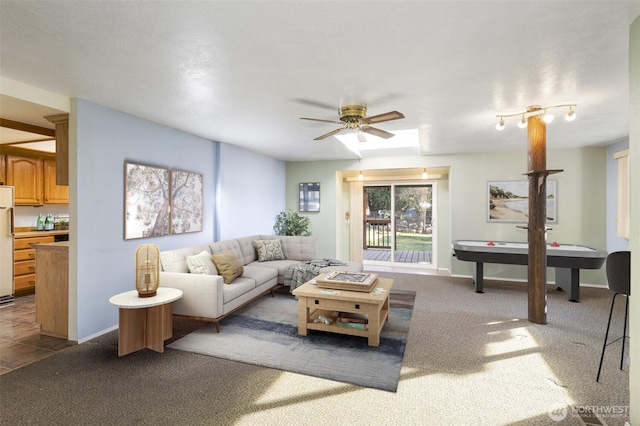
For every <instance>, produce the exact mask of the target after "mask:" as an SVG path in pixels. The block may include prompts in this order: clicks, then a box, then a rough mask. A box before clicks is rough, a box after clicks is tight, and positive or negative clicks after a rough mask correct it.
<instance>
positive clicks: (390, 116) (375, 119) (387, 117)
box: [360, 111, 404, 124]
mask: <svg viewBox="0 0 640 426" xmlns="http://www.w3.org/2000/svg"><path fill="white" fill-rule="evenodd" d="M400 118H404V115H403V114H402V113H401V112H398V111H389V112H385V113H383V114H378V115H372V116H371V117H364V118H362V119H361V120H360V121H362V122H363V123H367V124H375V123H382V122H383V121H391V120H398V119H400Z"/></svg>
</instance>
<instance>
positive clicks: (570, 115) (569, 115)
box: [564, 105, 576, 121]
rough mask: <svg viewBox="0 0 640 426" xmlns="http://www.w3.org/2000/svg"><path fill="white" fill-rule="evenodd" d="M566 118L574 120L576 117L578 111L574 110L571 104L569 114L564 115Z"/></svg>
mask: <svg viewBox="0 0 640 426" xmlns="http://www.w3.org/2000/svg"><path fill="white" fill-rule="evenodd" d="M564 119H565V120H567V121H573V120H575V119H576V112H575V111H574V110H573V108H572V107H571V105H569V111H568V112H567V115H565V116H564Z"/></svg>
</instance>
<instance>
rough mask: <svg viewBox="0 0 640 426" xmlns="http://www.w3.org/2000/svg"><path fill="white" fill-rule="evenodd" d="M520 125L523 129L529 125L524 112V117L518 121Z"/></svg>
mask: <svg viewBox="0 0 640 426" xmlns="http://www.w3.org/2000/svg"><path fill="white" fill-rule="evenodd" d="M518 127H520V128H521V129H524V128H525V127H527V119H526V118H524V114H522V119H521V120H520V122H518Z"/></svg>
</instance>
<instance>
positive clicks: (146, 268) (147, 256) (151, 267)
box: [136, 244, 160, 297]
mask: <svg viewBox="0 0 640 426" xmlns="http://www.w3.org/2000/svg"><path fill="white" fill-rule="evenodd" d="M158 285H160V249H158V246H156V245H155V244H145V245H141V246H139V247H138V248H137V249H136V290H138V296H139V297H153V296H155V295H156V290H157V289H158Z"/></svg>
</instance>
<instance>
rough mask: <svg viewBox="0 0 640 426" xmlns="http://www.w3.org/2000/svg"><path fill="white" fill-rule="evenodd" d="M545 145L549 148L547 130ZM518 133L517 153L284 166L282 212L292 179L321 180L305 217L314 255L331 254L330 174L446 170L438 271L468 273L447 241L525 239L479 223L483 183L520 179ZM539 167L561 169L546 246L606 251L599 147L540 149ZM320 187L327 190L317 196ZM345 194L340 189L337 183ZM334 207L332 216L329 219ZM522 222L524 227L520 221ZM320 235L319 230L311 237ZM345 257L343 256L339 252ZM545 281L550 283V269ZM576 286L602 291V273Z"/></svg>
mask: <svg viewBox="0 0 640 426" xmlns="http://www.w3.org/2000/svg"><path fill="white" fill-rule="evenodd" d="M549 133H550V135H549V137H548V139H549V145H550V146H552V142H553V141H552V133H551V130H550V131H549ZM526 143H527V142H526V132H524V133H523V148H522V151H518V152H506V153H477V154H460V155H443V156H425V157H419V156H411V157H386V158H369V159H362V160H361V161H360V162H358V161H338V162H330V161H326V162H313V163H309V162H298V163H287V190H286V195H287V207H289V208H297V207H296V206H297V202H298V194H297V185H298V183H299V182H306V181H319V182H321V201H320V203H321V207H320V213H318V214H313V215H310V217H311V220H312V231H313V233H314V235H317V236H318V238H319V254H321V255H323V256H331V257H333V256H336V254H337V253H338V254H340V253H339V252H338V251H337V249H336V247H337V246H339V244H336V241H335V239H336V235H346V234H345V233H344V232H343V230H342V229H340V231H341V232H340V233H338V232H337V231H338V226H340V228H342V227H343V225H344V224H343V223H341V220H340V216H341V215H342V214H343V211H347V210H348V205H346V204H345V203H346V201H345V199H346V197H344V194H336V193H335V189H333V190H332V188H335V187H336V181H335V180H336V173H337V172H339V171H341V170H360V169H361V170H364V171H365V174H366V171H367V170H374V169H397V168H422V167H450V174H449V176H448V179H445V180H442V181H440V182H438V198H439V204H438V221H439V226H438V230H439V235H438V237H439V238H438V247H437V248H436V250H438V259H439V260H438V262H439V264H438V265H437V266H438V267H439V268H446V269H450V271H451V273H452V274H454V275H461V276H471V272H472V264H471V263H469V262H460V261H458V260H457V259H455V258H453V257H452V255H451V243H452V241H455V240H461V239H477V240H497V241H499V240H503V241H526V240H527V235H526V231H524V230H522V229H519V228H517V227H516V226H515V224H513V223H487V220H486V197H487V181H490V180H526V176H523V174H524V173H525V172H526V170H527V153H526ZM547 167H548V168H549V169H563V170H564V172H562V173H559V174H556V175H553V176H552V177H551V178H550V179H554V180H557V181H558V223H557V224H553V225H552V227H553V230H552V231H550V232H549V236H548V240H549V241H558V242H560V243H567V244H580V245H587V246H590V247H596V248H600V249H606V205H605V202H604V200H605V199H606V196H605V193H606V148H604V147H599V148H585V149H569V150H553V149H549V150H548V152H547ZM325 188H326V189H328V191H325ZM343 190H346V186H343ZM336 210H338V211H339V212H340V214H339V215H336V213H335V212H336ZM524 225H526V224H524ZM319 231H320V232H319ZM347 253H348V251H347ZM485 276H486V277H497V278H504V279H518V280H526V279H527V271H526V267H525V266H517V265H493V264H488V265H485ZM547 278H548V279H549V280H550V281H551V280H553V279H554V278H555V271H554V270H553V268H550V269H549V271H548V273H547ZM580 278H581V282H582V283H586V284H594V285H600V286H604V285H605V284H606V281H605V277H604V270H603V269H601V270H598V271H586V270H583V271H581V275H580Z"/></svg>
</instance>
